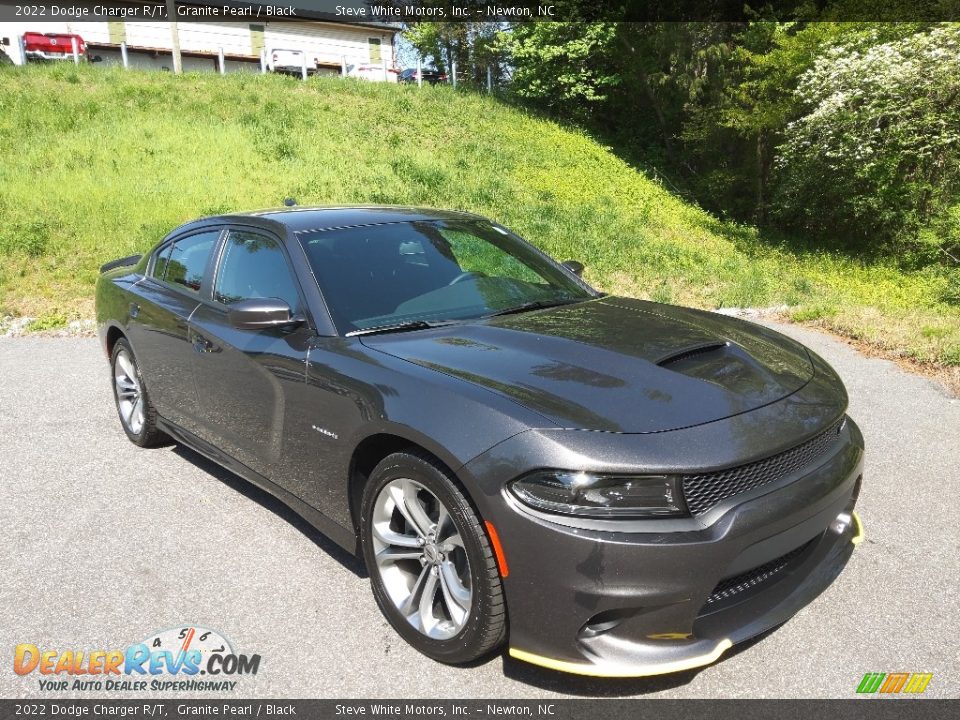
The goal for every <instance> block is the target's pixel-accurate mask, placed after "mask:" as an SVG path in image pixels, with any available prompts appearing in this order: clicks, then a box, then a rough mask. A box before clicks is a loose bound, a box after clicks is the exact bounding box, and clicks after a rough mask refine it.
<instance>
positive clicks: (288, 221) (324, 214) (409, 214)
mask: <svg viewBox="0 0 960 720" xmlns="http://www.w3.org/2000/svg"><path fill="white" fill-rule="evenodd" d="M251 217H255V218H263V219H265V220H271V221H273V222H277V223H280V224H282V225H285V226H286V227H287V229H288V230H290V231H291V232H294V233H307V232H314V231H316V232H319V231H322V230H331V229H333V228H345V227H354V226H357V225H379V224H383V223H395V222H415V221H424V220H464V219H477V218H478V216H476V215H473V214H472V213H467V212H459V211H456V210H435V209H433V208H418V207H401V206H392V205H334V206H323V207H298V206H294V207H285V208H273V209H269V210H257V211H253V212H246V213H235V214H231V215H226V216H222V217H221V218H218V219H220V220H225V221H230V220H231V219H233V220H236V219H239V218H251Z"/></svg>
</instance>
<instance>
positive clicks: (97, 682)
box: [13, 626, 260, 692]
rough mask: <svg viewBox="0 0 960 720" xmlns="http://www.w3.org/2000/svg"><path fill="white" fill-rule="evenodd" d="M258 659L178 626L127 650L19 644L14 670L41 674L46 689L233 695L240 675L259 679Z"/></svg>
mask: <svg viewBox="0 0 960 720" xmlns="http://www.w3.org/2000/svg"><path fill="white" fill-rule="evenodd" d="M259 669H260V656H259V655H243V654H238V653H236V652H235V651H234V649H233V645H232V643H231V642H230V641H229V640H227V639H226V638H225V637H224V636H223V635H221V634H220V633H218V632H216V631H214V630H208V629H205V628H201V627H193V626H186V627H178V628H171V629H169V630H164V631H162V632H158V633H154V634H153V635H150V636H149V637H148V638H147V639H146V640H144V641H143V642H139V643H134V644H133V645H130V646H129V647H127V648H126V649H124V650H121V649H117V650H97V649H95V650H75V649H69V650H63V651H62V652H61V651H60V650H52V649H41V648H40V647H38V646H37V645H33V644H31V643H21V644H20V645H17V647H16V648H15V650H14V653H13V671H14V672H15V673H16V674H17V675H21V676H30V675H34V674H36V675H37V676H38V683H39V689H40V690H43V691H50V692H56V691H75V690H81V691H82V690H90V691H97V692H103V691H109V692H123V691H145V690H154V691H162V692H173V691H178V690H180V691H203V692H211V691H213V692H217V691H220V692H229V691H232V690H233V689H234V688H235V687H236V686H237V683H238V682H239V680H238V679H237V678H238V677H240V676H244V675H256V674H257V671H258V670H259Z"/></svg>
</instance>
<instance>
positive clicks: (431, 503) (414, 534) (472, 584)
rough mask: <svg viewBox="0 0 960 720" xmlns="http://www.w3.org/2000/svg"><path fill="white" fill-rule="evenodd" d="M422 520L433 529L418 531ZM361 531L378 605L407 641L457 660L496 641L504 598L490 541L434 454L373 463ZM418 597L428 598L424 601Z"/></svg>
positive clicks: (473, 656) (502, 633)
mask: <svg viewBox="0 0 960 720" xmlns="http://www.w3.org/2000/svg"><path fill="white" fill-rule="evenodd" d="M404 501H406V502H404ZM413 503H416V504H417V505H419V507H420V510H421V511H423V512H424V515H419V514H416V513H415V510H413V508H415V505H414V504H413ZM401 504H403V507H401ZM391 507H392V509H391ZM411 515H414V520H415V521H416V522H410V519H409V518H410V517H411ZM427 520H429V521H430V525H431V526H432V531H431V530H425V531H423V532H421V531H420V530H418V527H420V526H424V525H426V524H427V523H426V521H427ZM360 538H361V544H362V549H363V557H364V561H365V562H366V564H367V569H368V571H369V575H370V583H371V586H372V589H373V596H374V598H375V599H376V601H377V605H379V606H380V610H381V612H383V615H384V617H386V619H387V621H388V622H389V623H390V624H391V625H392V626H393V629H394V630H396V631H397V633H398V634H399V635H400V636H401V637H403V639H404V640H406V641H407V642H408V643H410V645H412V646H413V647H414V648H416V649H417V650H419V651H420V652H421V653H423V654H424V655H426V656H427V657H430V658H432V659H434V660H437V661H439V662H443V663H450V664H461V663H468V662H472V661H474V660H477V659H479V658H481V657H483V656H485V655H487V654H489V653H491V652H493V651H494V650H496V649H497V648H499V647H500V646H501V645H502V644H503V641H504V639H505V637H506V628H507V613H506V605H505V603H504V599H503V588H502V584H501V581H500V574H499V572H498V570H497V564H496V560H495V558H494V554H493V550H492V548H491V547H490V541H489V540H488V538H487V535H486V533H485V532H484V529H483V525H482V524H481V521H480V519H479V517H478V515H477V513H476V511H475V510H474V509H473V507H472V506H471V504H470V502H469V500H468V499H467V498H466V496H465V494H464V492H463V491H462V490H461V489H460V488H459V487H458V485H457V483H456V482H454V480H453V479H452V478H451V477H450V476H449V474H448V472H447V471H446V470H444V469H443V468H442V467H441V465H440V464H439V463H438V462H437V461H436V460H434V459H433V458H431V457H430V456H428V455H426V454H425V453H424V454H421V453H418V452H412V451H411V452H398V453H394V454H393V455H390V456H388V457H387V458H385V459H384V460H383V461H382V462H380V464H379V465H377V467H376V468H374V470H373V472H372V473H371V474H370V480H369V481H368V482H367V484H366V487H365V488H364V492H363V498H362V500H361V515H360ZM421 538H422V539H423V540H424V542H422V543H421V542H420V539H421ZM458 539H459V542H458ZM412 540H415V541H416V542H415V543H413V542H411V541H412ZM378 554H379V555H378ZM424 573H427V574H426V576H424ZM424 578H425V579H424ZM418 588H419V590H420V593H419V598H418V597H417V596H416V594H415V593H416V591H417V590H418ZM431 593H432V595H431ZM466 593H469V600H466ZM425 596H428V597H432V598H433V601H432V603H426V604H425V603H424V601H423V598H424V597H425ZM414 605H416V608H417V609H416V610H415V611H413V606H414ZM465 606H466V607H465ZM424 608H426V611H425V612H424ZM410 611H413V612H412V614H411V612H410Z"/></svg>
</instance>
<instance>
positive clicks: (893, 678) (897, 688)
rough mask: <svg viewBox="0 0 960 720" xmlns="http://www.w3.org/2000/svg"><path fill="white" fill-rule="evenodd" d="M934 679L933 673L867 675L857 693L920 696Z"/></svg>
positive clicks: (858, 686)
mask: <svg viewBox="0 0 960 720" xmlns="http://www.w3.org/2000/svg"><path fill="white" fill-rule="evenodd" d="M932 679H933V673H907V672H897V673H867V674H866V675H864V676H863V679H862V680H861V681H860V684H859V685H857V692H858V693H861V694H865V695H872V694H873V693H879V694H881V695H900V694H903V695H919V694H920V693H922V692H923V691H924V690H926V689H927V685H929V684H930V681H931V680H932Z"/></svg>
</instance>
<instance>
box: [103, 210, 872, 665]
mask: <svg viewBox="0 0 960 720" xmlns="http://www.w3.org/2000/svg"><path fill="white" fill-rule="evenodd" d="M582 269H583V267H582V265H580V264H579V263H575V262H572V261H568V262H567V263H565V264H559V263H557V262H555V261H553V260H551V259H550V258H549V257H547V256H546V255H544V254H543V253H542V252H540V251H539V250H537V249H536V248H535V247H533V246H532V245H530V244H528V243H527V242H525V241H523V240H522V239H520V238H519V237H517V236H516V235H515V234H513V233H512V232H510V231H509V230H507V229H506V228H505V227H503V226H501V225H499V224H497V223H493V222H490V221H488V220H484V219H483V218H480V217H477V216H475V215H471V214H467V213H459V212H446V211H436V210H423V209H415V208H378V207H337V208H299V207H298V208H292V209H281V210H268V211H263V212H255V213H250V214H236V215H223V216H219V217H210V218H204V219H201V220H197V221H194V222H191V223H188V224H186V225H183V226H182V227H179V228H177V229H176V230H174V231H173V232H171V233H170V234H169V235H168V236H167V237H165V238H164V239H163V240H161V241H160V243H159V244H158V245H157V246H156V247H154V248H153V249H152V250H150V251H149V252H148V253H147V254H146V255H144V256H143V257H139V256H137V257H131V258H125V259H122V260H119V261H116V262H114V263H110V264H108V265H106V266H104V268H103V269H102V271H103V272H102V275H101V276H100V278H99V280H98V283H97V289H96V307H97V320H98V326H99V335H100V339H101V341H102V343H103V348H104V351H105V353H106V356H107V358H108V359H109V363H110V378H111V384H112V386H113V391H114V398H115V400H116V406H117V412H118V415H119V419H120V424H121V427H122V428H123V431H124V432H125V433H126V435H127V437H128V438H129V439H130V440H131V441H132V442H133V443H135V444H137V445H140V446H144V447H146V446H152V445H158V444H162V443H165V442H168V441H169V440H170V439H173V440H175V441H177V442H180V443H182V444H184V445H187V446H189V447H191V448H193V449H194V450H196V451H197V452H199V453H201V454H203V455H206V456H207V457H209V458H211V459H213V460H214V461H215V462H217V463H220V464H221V465H223V466H224V467H226V468H228V469H230V470H232V471H233V472H235V473H237V474H239V475H241V476H242V477H244V478H246V479H247V480H249V481H251V482H253V483H254V484H256V485H258V486H260V487H262V488H264V489H266V490H267V491H269V492H270V493H273V494H274V495H276V496H277V497H278V498H280V499H281V500H282V501H283V502H285V503H286V504H288V505H289V506H290V507H292V508H293V509H294V510H296V512H298V513H299V514H301V515H302V516H303V517H304V518H306V519H307V520H308V521H309V522H310V523H312V524H313V525H315V526H316V527H317V528H319V529H320V530H321V531H323V532H324V533H326V534H327V535H328V536H329V537H330V538H332V539H333V540H334V541H336V542H337V543H339V544H340V545H342V546H343V547H344V548H347V549H348V550H350V551H351V552H356V553H358V554H359V555H360V556H362V557H363V559H364V560H365V562H366V566H367V568H368V571H369V575H370V580H371V584H372V588H373V594H374V596H375V598H376V601H377V603H378V605H379V607H380V609H381V610H382V612H383V614H384V616H385V617H386V618H387V620H388V621H389V622H390V624H391V625H392V626H393V628H394V629H395V630H396V631H397V632H398V633H399V634H400V635H401V636H402V637H404V638H405V639H406V640H407V641H408V642H409V643H410V644H411V645H413V646H414V647H415V648H417V649H418V650H420V651H421V652H423V653H424V654H426V655H428V656H429V657H431V658H434V659H436V660H439V661H443V662H450V663H462V662H468V661H473V660H475V659H477V658H480V657H483V656H484V655H485V654H487V653H490V652H492V651H495V650H497V649H499V648H501V647H502V646H503V645H504V644H505V643H506V644H508V645H509V652H510V654H511V655H513V656H514V657H516V658H519V659H521V660H526V661H529V662H532V663H536V664H539V665H543V666H546V667H549V668H554V669H557V670H563V671H567V672H572V673H581V674H587V675H605V676H639V675H652V674H658V673H664V672H672V671H677V670H684V669H688V668H694V667H698V666H701V665H706V664H709V663H711V662H713V661H715V660H717V659H718V658H719V657H720V656H721V654H722V653H723V652H724V651H726V650H727V649H728V648H730V647H731V646H732V645H733V644H735V643H740V642H742V641H744V640H747V639H748V638H751V637H754V636H757V635H759V634H760V633H763V632H764V631H766V630H769V629H770V628H772V627H775V626H777V625H779V624H780V623H783V622H784V621H786V620H787V619H788V618H790V617H791V616H792V615H793V614H794V613H796V612H797V611H798V610H800V609H801V608H802V607H804V606H805V605H807V604H808V603H810V602H811V601H812V600H813V599H814V598H815V597H816V596H817V595H818V594H819V593H821V592H822V591H823V590H824V589H825V588H826V587H827V586H829V585H830V583H831V582H832V581H833V579H834V578H835V577H836V575H837V574H838V573H839V572H840V571H841V569H842V568H843V567H844V565H845V563H846V562H847V560H848V558H849V557H850V555H851V553H852V551H853V546H854V545H855V544H856V543H858V542H859V541H860V539H861V538H862V537H863V532H862V529H861V525H860V521H859V519H858V518H857V516H856V514H855V513H854V506H855V504H856V501H857V496H858V493H859V492H860V485H861V479H862V476H863V452H864V451H863V437H862V435H861V434H860V431H859V429H858V428H857V426H856V424H855V423H854V422H853V420H852V419H850V418H849V417H847V415H846V408H847V395H846V392H845V390H844V387H843V383H842V382H841V380H840V378H839V377H838V376H837V374H836V373H835V372H834V371H833V369H831V367H830V366H829V365H828V364H827V363H826V362H825V361H824V360H823V359H821V358H820V357H818V356H817V355H816V354H815V353H813V352H812V351H811V350H809V349H808V348H806V347H804V346H802V345H800V344H799V343H797V342H795V341H793V340H790V339H789V338H787V337H785V336H783V335H781V334H779V333H776V332H773V331H772V330H769V329H766V328H764V327H761V326H759V325H754V324H752V323H749V322H746V321H744V320H739V319H735V318H731V317H726V316H721V315H717V314H714V313H710V312H705V311H700V310H692V309H687V308H681V307H674V306H670V305H662V304H658V303H654V302H648V301H643V300H634V299H630V298H625V297H613V296H609V295H605V294H603V293H600V292H597V291H596V290H594V289H593V288H591V287H590V286H589V285H587V284H586V283H585V282H584V281H583V280H582V279H581V278H580V277H579V275H578V273H579V272H580V271H581V270H582ZM277 561H282V559H281V558H277ZM814 625H815V623H814ZM824 627H826V626H824ZM834 642H835V638H832V637H827V636H821V637H811V638H809V640H808V641H807V642H806V646H805V648H806V650H807V651H809V652H814V651H815V649H816V647H818V646H819V645H831V644H832V643H834Z"/></svg>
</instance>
